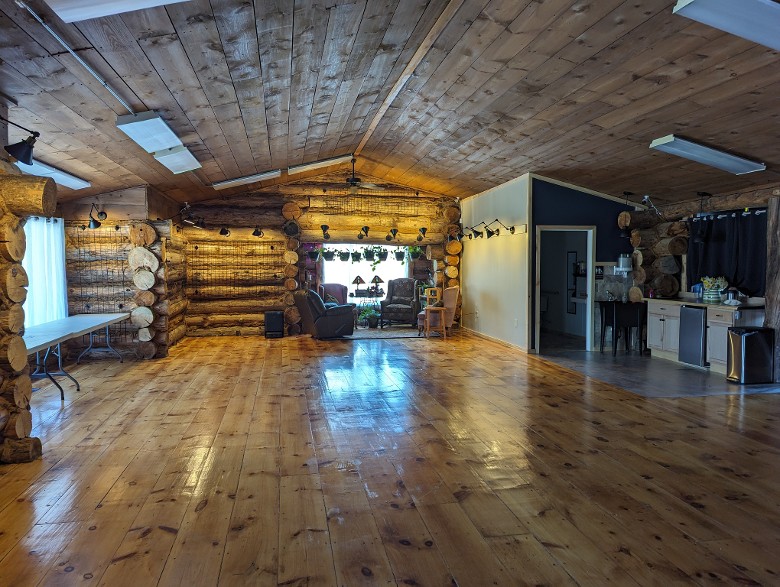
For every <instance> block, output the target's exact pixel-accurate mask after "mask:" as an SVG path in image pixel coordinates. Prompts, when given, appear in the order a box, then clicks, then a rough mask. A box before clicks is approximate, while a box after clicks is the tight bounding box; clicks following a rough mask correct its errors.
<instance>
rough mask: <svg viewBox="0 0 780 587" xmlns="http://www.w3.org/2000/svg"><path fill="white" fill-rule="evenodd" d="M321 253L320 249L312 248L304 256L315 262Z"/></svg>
mask: <svg viewBox="0 0 780 587" xmlns="http://www.w3.org/2000/svg"><path fill="white" fill-rule="evenodd" d="M321 251H322V247H314V248H313V249H312V250H311V251H306V255H308V257H309V259H311V260H312V261H316V260H317V259H319V258H320V252H321Z"/></svg>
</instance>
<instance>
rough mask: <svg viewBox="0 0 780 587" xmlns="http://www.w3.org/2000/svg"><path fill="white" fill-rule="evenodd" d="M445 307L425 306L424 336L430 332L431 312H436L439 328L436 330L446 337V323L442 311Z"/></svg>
mask: <svg viewBox="0 0 780 587" xmlns="http://www.w3.org/2000/svg"><path fill="white" fill-rule="evenodd" d="M446 309H447V308H445V307H443V306H425V338H428V336H430V334H431V314H433V313H434V312H438V314H439V328H438V331H439V332H440V333H441V335H442V336H443V337H444V338H447V325H446V324H445V323H444V311H445V310H446Z"/></svg>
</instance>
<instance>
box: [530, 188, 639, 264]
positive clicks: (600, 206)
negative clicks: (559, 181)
mask: <svg viewBox="0 0 780 587" xmlns="http://www.w3.org/2000/svg"><path fill="white" fill-rule="evenodd" d="M531 193H532V194H533V197H532V201H531V220H532V221H533V224H534V228H533V229H532V230H529V233H530V234H531V238H532V239H533V240H532V242H531V244H532V246H533V250H534V254H535V251H536V225H537V224H552V225H555V224H557V225H570V226H595V227H596V261H601V262H604V261H615V262H617V258H618V255H619V254H620V253H630V252H631V251H633V250H634V249H633V247H632V246H631V243H630V242H629V240H628V239H627V238H621V236H620V229H619V228H618V225H617V217H618V214H620V213H621V212H623V211H625V210H633V209H634V207H633V206H626V205H625V204H621V203H619V202H614V201H612V200H607V199H606V198H599V197H598V196H592V195H590V194H586V193H585V192H580V191H578V190H575V189H572V188H567V187H563V186H560V185H556V184H554V183H548V182H546V181H543V180H540V179H534V180H533V183H532V192H531Z"/></svg>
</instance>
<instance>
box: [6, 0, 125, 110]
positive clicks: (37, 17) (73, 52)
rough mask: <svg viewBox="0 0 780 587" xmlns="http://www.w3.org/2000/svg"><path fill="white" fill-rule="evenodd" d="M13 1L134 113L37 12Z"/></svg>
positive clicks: (16, 0) (17, 1)
mask: <svg viewBox="0 0 780 587" xmlns="http://www.w3.org/2000/svg"><path fill="white" fill-rule="evenodd" d="M15 2H16V5H17V6H18V7H19V8H23V9H24V10H26V11H27V12H29V13H30V15H31V16H32V17H33V18H34V19H35V20H37V21H38V23H39V24H40V25H41V26H42V27H43V28H44V29H46V32H48V33H49V34H50V35H51V36H52V37H54V38H55V39H56V40H57V42H58V43H59V44H60V45H62V46H63V47H64V48H65V50H66V51H67V52H68V53H70V54H71V55H72V56H73V58H74V59H75V60H76V61H78V62H79V63H80V64H81V65H82V66H83V67H84V69H86V70H87V71H88V72H89V74H90V75H91V76H92V77H94V78H95V79H96V80H97V81H98V82H99V83H100V85H101V86H103V87H104V88H106V89H107V90H108V91H109V92H110V93H111V95H112V96H114V98H116V99H117V101H118V102H119V103H120V104H121V105H122V106H124V107H125V108H126V109H127V111H128V112H129V113H130V114H136V112H135V110H133V108H132V107H131V106H130V104H128V103H127V102H125V101H124V100H123V99H122V97H121V96H120V95H119V94H117V93H116V91H114V88H112V87H111V86H109V85H108V82H106V80H104V79H103V78H102V77H100V74H99V73H98V72H96V71H95V70H94V69H92V68H91V67H90V66H89V64H88V63H87V62H86V61H84V60H83V59H82V58H81V57H79V56H78V54H77V53H76V52H75V51H74V50H73V49H71V48H70V46H69V45H68V44H67V43H66V42H65V40H64V39H63V38H62V37H60V36H59V35H58V34H57V33H56V31H55V30H54V29H53V28H51V27H50V26H49V25H48V24H46V23H45V22H44V21H43V19H42V18H41V17H40V16H38V14H37V13H36V12H35V11H34V10H33V9H32V8H30V7H29V6H27V4H25V3H24V2H22V0H15Z"/></svg>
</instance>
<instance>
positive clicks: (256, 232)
mask: <svg viewBox="0 0 780 587" xmlns="http://www.w3.org/2000/svg"><path fill="white" fill-rule="evenodd" d="M252 236H256V237H257V238H260V237H261V236H263V231H262V230H260V227H259V226H255V229H254V230H253V231H252Z"/></svg>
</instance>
